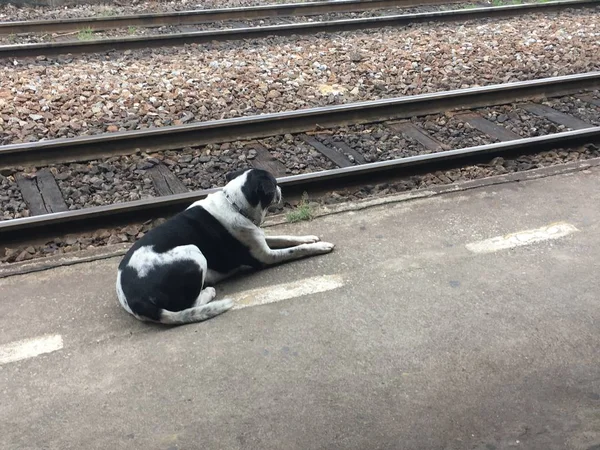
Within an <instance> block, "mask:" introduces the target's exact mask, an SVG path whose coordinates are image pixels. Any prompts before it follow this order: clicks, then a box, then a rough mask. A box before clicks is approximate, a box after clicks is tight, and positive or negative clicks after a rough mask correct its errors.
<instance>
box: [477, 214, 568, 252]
mask: <svg viewBox="0 0 600 450" xmlns="http://www.w3.org/2000/svg"><path fill="white" fill-rule="evenodd" d="M576 231H579V230H578V229H577V228H575V226H573V225H571V224H570V223H566V222H559V223H553V224H550V225H547V226H545V227H541V228H536V229H534V230H525V231H518V232H516V233H511V234H507V235H505V236H497V237H493V238H490V239H486V240H483V241H478V242H471V243H470V244H467V249H468V250H470V251H472V252H473V253H493V252H497V251H499V250H507V249H510V248H515V247H522V246H524V245H531V244H535V243H537V242H542V241H549V240H551V239H560V238H562V237H565V236H568V235H569V234H571V233H574V232H576Z"/></svg>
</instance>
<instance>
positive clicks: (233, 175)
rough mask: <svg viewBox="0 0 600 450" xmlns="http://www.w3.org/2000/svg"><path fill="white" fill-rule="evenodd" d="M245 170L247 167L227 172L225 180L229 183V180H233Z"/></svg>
mask: <svg viewBox="0 0 600 450" xmlns="http://www.w3.org/2000/svg"><path fill="white" fill-rule="evenodd" d="M246 170H248V168H246V169H239V170H235V171H233V172H229V173H228V174H226V175H225V181H227V182H228V183H229V182H230V181H231V180H233V179H235V178H237V177H239V176H240V175H242V174H243V173H244V172H245V171H246Z"/></svg>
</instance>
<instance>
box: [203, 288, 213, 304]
mask: <svg viewBox="0 0 600 450" xmlns="http://www.w3.org/2000/svg"><path fill="white" fill-rule="evenodd" d="M202 294H203V295H205V296H207V297H208V298H209V299H210V300H212V299H213V298H215V297H216V296H217V290H216V289H215V288H214V287H205V288H204V289H202ZM210 300H209V302H210Z"/></svg>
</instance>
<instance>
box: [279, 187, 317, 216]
mask: <svg viewBox="0 0 600 450" xmlns="http://www.w3.org/2000/svg"><path fill="white" fill-rule="evenodd" d="M313 217H314V211H313V209H312V206H310V204H309V202H308V194H307V193H306V192H305V193H304V194H302V200H300V203H298V206H297V207H296V209H294V210H293V211H290V212H289V213H287V214H286V216H285V218H286V219H287V221H288V222H289V223H295V222H302V221H303V220H312V219H313Z"/></svg>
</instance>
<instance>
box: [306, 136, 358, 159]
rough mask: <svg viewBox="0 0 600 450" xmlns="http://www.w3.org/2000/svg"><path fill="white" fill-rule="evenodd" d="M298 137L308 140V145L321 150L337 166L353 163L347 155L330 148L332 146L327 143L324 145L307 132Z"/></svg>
mask: <svg viewBox="0 0 600 450" xmlns="http://www.w3.org/2000/svg"><path fill="white" fill-rule="evenodd" d="M298 137H299V138H300V139H302V140H303V141H304V142H306V143H307V144H308V145H310V146H311V147H313V148H314V149H315V150H317V151H318V152H320V153H321V154H322V155H323V156H325V157H326V158H328V159H329V160H330V161H332V162H333V163H334V164H335V165H336V166H338V167H349V166H351V165H352V163H351V162H350V160H349V159H348V158H347V157H346V156H345V155H342V154H341V153H340V152H338V151H337V150H336V149H334V148H330V147H327V146H326V145H323V144H322V143H321V142H320V141H318V140H317V139H316V138H314V137H312V136H308V135H306V134H301V135H300V136H298Z"/></svg>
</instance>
